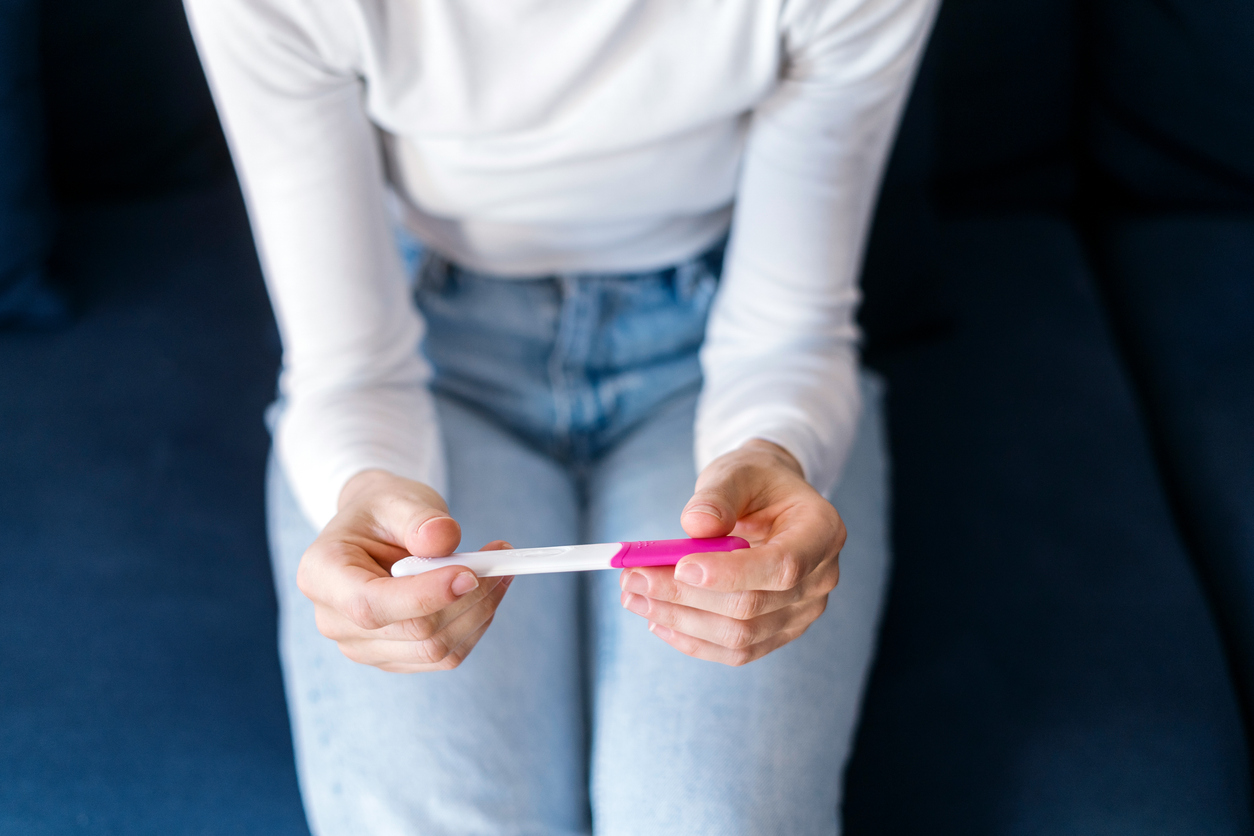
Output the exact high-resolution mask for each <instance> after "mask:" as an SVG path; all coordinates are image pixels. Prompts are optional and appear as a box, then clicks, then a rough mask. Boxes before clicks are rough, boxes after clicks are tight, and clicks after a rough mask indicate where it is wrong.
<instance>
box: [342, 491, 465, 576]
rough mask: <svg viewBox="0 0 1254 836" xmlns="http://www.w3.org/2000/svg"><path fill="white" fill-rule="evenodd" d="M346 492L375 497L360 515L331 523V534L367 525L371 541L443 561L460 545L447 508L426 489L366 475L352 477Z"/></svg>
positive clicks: (458, 528) (456, 530) (454, 522)
mask: <svg viewBox="0 0 1254 836" xmlns="http://www.w3.org/2000/svg"><path fill="white" fill-rule="evenodd" d="M345 491H348V492H350V493H355V494H356V495H358V496H360V495H361V494H363V493H365V494H366V495H368V496H373V497H375V498H374V499H372V500H371V501H369V502H367V503H365V505H364V509H363V510H362V511H361V513H359V514H350V515H348V516H347V517H346V518H345V519H344V520H343V521H339V520H338V518H337V520H333V521H332V524H333V528H332V531H333V533H334V532H336V531H342V530H347V532H348V533H350V534H351V533H353V529H354V528H356V527H357V526H358V524H360V523H362V522H367V523H368V524H369V530H370V533H371V535H372V537H373V539H375V540H378V541H380V542H383V543H388V544H391V545H394V546H398V547H402V548H403V549H404V550H405V552H406V553H407V554H417V555H423V556H430V557H442V556H444V555H447V554H452V553H453V551H454V550H455V549H456V548H457V544H458V543H459V542H460V541H461V527H460V526H459V525H458V524H457V521H456V520H454V519H453V518H452V517H450V516H449V513H448V506H447V505H446V504H445V503H444V500H443V499H442V498H441V497H440V495H439V494H438V493H436V492H435V491H434V490H432V489H431V488H430V487H428V486H427V485H424V484H422V483H420V482H414V481H411V480H409V479H401V478H399V477H397V476H394V475H392V474H390V473H383V472H381V471H368V472H365V473H362V474H358V476H356V477H354V479H353V481H351V482H350V484H349V485H347V486H346V487H345Z"/></svg>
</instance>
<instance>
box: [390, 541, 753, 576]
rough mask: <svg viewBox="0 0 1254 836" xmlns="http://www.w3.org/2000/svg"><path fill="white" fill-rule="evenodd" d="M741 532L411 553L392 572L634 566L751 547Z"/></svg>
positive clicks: (480, 572)
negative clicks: (437, 553)
mask: <svg viewBox="0 0 1254 836" xmlns="http://www.w3.org/2000/svg"><path fill="white" fill-rule="evenodd" d="M747 548H749V543H748V542H747V541H746V540H744V539H742V538H740V537H711V538H709V539H705V540H689V539H685V540H642V541H638V542H634V543H595V544H593V545H590V546H551V547H549V548H544V549H501V550H500V551H494V552H462V553H461V554H450V555H449V556H448V557H405V558H402V559H400V560H398V561H396V563H395V564H393V566H392V576H393V577H396V578H404V577H408V576H409V575H421V574H422V573H423V572H430V571H431V570H432V569H439V568H441V567H443V566H465V567H466V568H467V569H469V570H470V571H472V572H474V573H475V574H476V575H478V576H479V577H481V578H494V577H497V576H499V575H538V574H542V573H545V572H587V571H590V570H592V569H627V568H630V567H632V566H674V565H675V564H676V563H678V562H679V560H680V558H682V557H686V556H687V555H690V554H704V553H706V552H732V551H735V550H736V549H747Z"/></svg>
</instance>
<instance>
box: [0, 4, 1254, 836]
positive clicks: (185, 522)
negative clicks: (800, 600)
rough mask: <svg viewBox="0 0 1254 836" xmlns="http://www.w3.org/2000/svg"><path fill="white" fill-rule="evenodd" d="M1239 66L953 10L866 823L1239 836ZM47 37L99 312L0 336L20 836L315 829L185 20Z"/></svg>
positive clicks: (910, 134) (248, 295)
mask: <svg viewBox="0 0 1254 836" xmlns="http://www.w3.org/2000/svg"><path fill="white" fill-rule="evenodd" d="M1252 42H1254V20H1252V19H1251V12H1250V10H1249V8H1248V4H1246V5H1242V0H1157V2H1150V0H1089V2H1086V3H1085V4H1079V6H1075V7H1073V4H1071V3H1067V2H1061V0H949V2H948V3H947V5H946V6H945V8H944V10H943V12H942V15H941V18H940V21H939V22H938V26H937V30H936V34H935V38H934V41H933V43H932V45H931V47H930V48H929V51H928V54H927V57H926V59H925V62H924V66H923V68H922V70H921V73H920V78H919V83H918V85H917V88H916V91H915V94H914V96H913V97H912V100H911V104H910V108H909V111H908V113H907V115H906V118H905V121H904V123H903V127H902V132H901V136H900V138H899V141H898V144H897V148H896V151H895V154H894V158H893V162H892V166H891V170H890V172H889V174H888V177H887V179H886V183H885V189H884V196H883V199H882V200H881V203H880V207H879V211H878V215H877V219H876V225H875V230H874V233H873V236H872V241H871V244H870V247H869V252H868V256H867V267H866V279H865V286H866V293H867V296H866V304H865V305H864V309H863V316H862V318H863V324H864V327H865V330H866V333H867V344H866V353H867V358H868V361H869V362H870V363H872V364H873V365H874V366H875V367H876V368H878V369H880V370H881V371H882V372H883V373H884V374H885V376H886V377H887V378H888V380H889V383H890V386H891V389H890V411H891V416H890V421H891V427H890V431H891V442H892V450H893V455H894V458H895V475H894V479H895V483H894V502H895V518H894V537H895V544H896V556H897V562H896V568H895V572H894V578H893V584H892V590H891V596H890V600H889V605H888V610H887V613H886V616H885V621H884V627H883V641H882V650H881V653H880V656H879V659H878V661H877V664H876V667H875V671H874V673H873V676H872V681H871V684H870V687H869V691H868V694H867V703H866V710H865V718H864V722H863V725H862V727H861V729H860V733H859V737H858V741H857V748H856V752H855V755H854V758H853V761H852V763H851V765H850V767H849V770H848V774H847V776H846V782H847V787H848V791H847V800H846V808H845V819H846V832H847V833H849V834H855V836H857V835H858V834H868V836H870V835H871V834H874V835H875V836H891V835H892V834H919V833H928V834H949V833H953V834H963V836H980V835H981V834H1015V835H1016V836H1017V835H1018V834H1055V833H1057V834H1073V833H1102V834H1119V833H1137V834H1158V833H1162V834H1173V836H1177V835H1179V834H1220V833H1222V834H1248V833H1251V832H1254V826H1252V824H1251V812H1250V789H1251V782H1250V768H1249V749H1248V745H1247V740H1248V739H1249V737H1248V735H1247V734H1246V733H1245V730H1244V728H1243V725H1242V724H1243V717H1246V718H1248V717H1250V716H1251V715H1252V714H1254V712H1251V711H1250V706H1251V700H1250V696H1249V695H1250V694H1251V672H1252V671H1254V655H1252V650H1254V640H1251V637H1254V546H1252V537H1251V531H1252V530H1254V524H1252V522H1251V520H1252V519H1254V484H1252V482H1251V480H1252V479H1254V394H1252V393H1254V390H1252V379H1251V375H1252V373H1254V344H1252V342H1251V340H1252V337H1251V333H1252V332H1254V329H1251V328H1250V327H1249V324H1250V323H1251V322H1254V301H1252V300H1254V278H1252V277H1254V161H1252V160H1254V157H1252V155H1254V132H1251V122H1250V119H1251V118H1254V104H1252V103H1254V84H1252V82H1251V67H1252V66H1254V65H1252V64H1251V58H1250V57H1249V55H1250V54H1251V51H1250V50H1248V48H1247V45H1248V44H1249V43H1252ZM43 47H44V71H43V90H44V107H45V111H46V124H47V130H48V135H47V141H46V146H45V147H46V149H47V154H48V169H47V171H48V182H49V183H50V184H51V189H52V193H53V195H54V197H55V198H56V203H57V206H58V210H59V224H58V227H57V236H56V239H55V242H54V244H53V246H52V253H51V258H50V261H48V264H49V265H50V268H49V269H50V270H51V272H52V273H53V275H54V278H56V280H57V281H58V282H59V284H60V285H61V286H63V287H65V288H66V289H67V290H68V291H69V293H70V295H71V297H72V299H73V300H74V302H75V307H76V309H77V311H78V314H77V316H76V318H75V320H74V322H73V323H71V324H70V325H69V326H67V327H64V328H62V329H60V330H54V331H29V330H10V331H5V332H0V392H3V393H4V394H3V395H0V427H2V428H3V432H0V474H2V476H0V555H3V561H4V562H3V567H4V572H3V575H0V753H3V755H2V756H0V834H5V835H6V836H7V834H71V833H74V834H77V833H99V834H140V836H142V835H143V834H154V835H155V834H162V836H167V835H169V834H205V833H222V834H226V833H246V834H251V833H257V834H288V833H291V834H300V833H306V832H307V830H306V827H305V823H304V819H303V815H302V813H301V809H300V800H299V796H298V793H297V788H296V782H295V775H294V771H293V768H292V754H291V745H290V742H289V737H288V729H287V717H286V711H285V708H284V702H283V695H282V686H281V681H280V678H279V674H278V666H277V659H276V655H275V650H274V631H275V622H274V600H273V594H272V592H271V589H270V579H269V565H268V561H267V557H266V553H265V538H264V520H263V516H262V490H261V479H262V468H263V462H264V457H265V454H266V449H267V444H268V439H267V437H266V435H265V431H264V428H263V426H262V423H261V413H262V410H263V409H264V407H265V405H266V403H267V402H268V400H269V398H270V397H271V395H272V392H273V387H274V374H275V371H276V367H277V358H278V342H277V337H276V335H275V332H274V326H273V321H272V318H271V316H270V313H269V309H268V305H267V302H266V299H265V296H264V290H263V288H262V285H261V280H260V275H259V271H258V267H257V263H256V258H255V255H254V253H253V250H252V243H251V238H250V236H249V232H248V226H247V220H246V218H245V217H244V214H243V210H242V206H241V203H240V200H239V195H238V191H237V187H236V185H235V183H234V181H233V179H231V177H230V175H229V166H228V165H227V163H226V158H225V152H224V147H223V145H222V140H221V136H220V134H219V133H218V131H217V129H216V123H215V122H214V119H213V114H212V110H211V109H210V107H209V104H208V99H207V96H206V92H205V89H204V84H203V79H202V78H201V77H200V75H199V71H198V69H197V67H196V63H195V57H194V54H193V53H192V51H191V46H190V41H189V39H188V36H187V32H186V29H185V25H184V24H183V23H182V21H181V18H180V16H179V8H178V3H177V1H176V0H110V2H107V3H88V2H86V0H61V2H59V3H57V4H51V3H49V4H47V5H46V8H45V11H44V35H43ZM837 594H839V593H837ZM833 780H838V776H833Z"/></svg>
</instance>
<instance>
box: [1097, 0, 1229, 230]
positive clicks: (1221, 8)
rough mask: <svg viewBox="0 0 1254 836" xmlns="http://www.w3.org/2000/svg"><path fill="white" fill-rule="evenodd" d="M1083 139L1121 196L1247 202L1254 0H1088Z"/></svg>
mask: <svg viewBox="0 0 1254 836" xmlns="http://www.w3.org/2000/svg"><path fill="white" fill-rule="evenodd" d="M1082 5H1083V7H1084V8H1086V9H1087V10H1088V17H1087V25H1088V27H1089V33H1088V56H1087V61H1088V64H1089V66H1090V72H1091V76H1090V77H1089V79H1088V81H1089V84H1087V85H1086V87H1085V89H1086V91H1087V93H1088V94H1089V95H1088V97H1087V102H1086V104H1087V109H1088V112H1089V114H1090V117H1091V118H1090V125H1089V132H1088V137H1087V142H1088V145H1089V148H1090V150H1091V153H1092V154H1093V160H1094V164H1095V165H1096V169H1097V173H1098V174H1099V175H1100V176H1102V177H1103V178H1104V180H1105V181H1106V185H1107V186H1108V187H1109V188H1111V189H1112V190H1113V191H1114V195H1113V197H1115V198H1116V199H1118V200H1119V201H1120V202H1124V203H1128V204H1131V205H1133V206H1138V207H1151V208H1160V209H1176V210H1180V209H1189V208H1198V209H1207V208H1226V209H1233V208H1238V209H1254V46H1252V45H1254V3H1250V2H1249V0H1092V2H1088V3H1085V4H1082Z"/></svg>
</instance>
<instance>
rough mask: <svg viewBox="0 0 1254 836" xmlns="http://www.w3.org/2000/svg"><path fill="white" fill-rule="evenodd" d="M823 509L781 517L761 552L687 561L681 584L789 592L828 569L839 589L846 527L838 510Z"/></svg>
mask: <svg viewBox="0 0 1254 836" xmlns="http://www.w3.org/2000/svg"><path fill="white" fill-rule="evenodd" d="M823 505H824V506H826V508H823V507H813V508H804V507H800V508H792V509H789V510H786V511H783V512H781V514H780V516H779V517H777V518H776V520H775V524H774V526H773V528H774V530H773V531H772V532H771V536H770V537H769V538H768V539H767V541H766V542H765V543H763V544H762V545H760V546H758V547H756V548H751V549H741V550H739V551H734V552H722V553H714V554H697V555H690V556H688V557H685V558H684V559H683V560H681V561H679V563H678V564H677V565H676V566H675V580H676V581H678V582H679V583H686V584H688V585H690V586H699V587H703V588H705V589H716V590H721V591H724V592H734V591H738V590H747V589H766V590H785V589H792V588H793V587H795V586H797V584H799V583H801V581H802V580H803V579H804V578H805V577H806V576H807V575H809V574H811V573H812V572H815V571H819V570H820V569H824V570H826V572H827V575H826V577H827V579H828V580H830V581H831V582H832V584H833V585H835V582H836V580H837V578H838V571H839V570H838V569H836V568H835V566H836V559H837V556H838V555H839V554H840V549H841V547H842V546H844V543H845V526H844V523H842V522H841V519H840V515H839V514H837V513H836V509H834V508H832V507H831V505H828V504H827V503H826V502H824V503H823Z"/></svg>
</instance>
